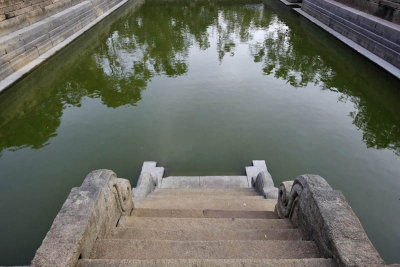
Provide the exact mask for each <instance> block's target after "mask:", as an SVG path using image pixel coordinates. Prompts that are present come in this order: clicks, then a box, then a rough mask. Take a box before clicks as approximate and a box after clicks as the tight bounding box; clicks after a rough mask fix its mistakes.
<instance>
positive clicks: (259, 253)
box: [78, 177, 334, 267]
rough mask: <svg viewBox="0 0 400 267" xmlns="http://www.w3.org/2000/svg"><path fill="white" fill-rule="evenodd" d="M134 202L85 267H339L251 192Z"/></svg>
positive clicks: (186, 191) (157, 196)
mask: <svg viewBox="0 0 400 267" xmlns="http://www.w3.org/2000/svg"><path fill="white" fill-rule="evenodd" d="M242 178H243V177H241V178H240V179H242ZM190 179H194V178H193V177H191V178H190ZM238 179H239V178H238ZM199 181H200V182H201V181H202V180H201V179H200V180H199ZM169 183H170V184H169V186H171V187H173V186H175V185H176V184H177V183H178V182H177V179H175V178H173V179H171V180H170V182H169ZM199 185H200V183H199ZM214 185H215V184H214ZM185 186H186V184H185ZM134 201H135V208H134V210H133V211H132V213H131V214H130V216H122V217H121V218H120V220H119V222H118V224H117V227H115V228H113V229H112V230H111V231H110V232H109V233H108V234H107V235H106V236H105V238H103V239H99V240H97V241H96V243H95V245H94V248H93V249H92V251H91V255H90V258H92V259H82V260H80V261H79V265H78V266H81V267H88V266H334V263H333V261H332V260H330V259H323V258H320V255H319V252H318V249H317V247H316V245H315V243H314V242H313V241H306V240H303V238H302V233H301V232H300V230H298V229H296V228H294V227H293V225H292V223H291V222H290V221H289V220H287V219H279V217H278V216H277V214H276V213H275V212H274V208H275V205H276V199H264V198H263V197H262V196H260V195H259V194H258V193H257V192H256V191H254V189H252V188H168V189H156V190H155V191H153V192H152V193H151V194H149V195H147V196H146V197H138V198H136V199H135V198H134Z"/></svg>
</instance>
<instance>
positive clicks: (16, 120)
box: [0, 0, 400, 155]
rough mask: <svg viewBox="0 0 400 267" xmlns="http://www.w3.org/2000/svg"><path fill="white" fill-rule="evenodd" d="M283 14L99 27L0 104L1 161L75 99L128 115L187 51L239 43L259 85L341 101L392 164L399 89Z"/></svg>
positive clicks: (175, 16)
mask: <svg viewBox="0 0 400 267" xmlns="http://www.w3.org/2000/svg"><path fill="white" fill-rule="evenodd" d="M177 7H179V8H177ZM290 12H291V11H290V10H287V9H285V10H282V9H281V8H278V7H276V6H273V4H268V6H264V5H262V4H259V3H257V2H255V3H249V1H245V2H243V1H234V2H232V1H226V2H225V1H165V0H164V1H158V0H153V1H148V2H147V3H146V4H144V5H143V6H142V7H141V8H140V9H139V10H138V11H136V12H134V13H128V14H127V15H125V16H123V17H121V18H119V19H118V20H116V21H115V22H114V23H111V24H107V23H106V22H103V23H102V24H100V25H98V26H97V27H96V29H94V30H92V31H91V32H90V33H87V34H86V36H85V38H81V40H79V41H78V42H76V43H74V44H73V45H71V46H69V47H68V48H67V49H65V50H64V51H63V52H62V53H60V54H59V55H57V56H56V57H54V58H53V59H52V60H50V62H48V63H47V64H45V65H44V66H42V67H41V68H39V69H38V70H36V71H35V72H34V73H32V75H29V76H28V77H27V78H26V79H24V81H22V82H20V83H19V84H17V85H15V86H14V88H11V89H10V90H8V91H7V92H5V93H4V94H2V95H1V97H0V151H3V150H4V149H20V148H24V147H30V148H33V149H38V148H41V147H43V146H44V145H46V144H47V143H48V142H49V139H50V138H51V137H53V136H56V135H57V128H58V127H59V125H60V118H61V116H62V114H63V110H64V109H65V108H66V107H68V106H80V103H81V101H82V99H83V98H84V97H90V98H99V99H101V101H102V102H103V104H104V105H106V106H107V107H110V108H117V107H120V106H123V105H132V106H134V105H135V104H136V103H137V102H138V101H139V100H140V99H141V91H142V90H144V89H145V88H146V87H147V85H148V83H149V82H150V81H151V79H152V78H153V77H155V76H157V75H167V76H169V77H177V76H181V75H185V74H186V73H187V72H188V71H189V68H190V64H189V62H188V55H189V51H190V49H191V47H193V46H196V47H198V48H199V49H201V50H207V49H210V46H211V44H210V42H211V37H215V38H216V40H217V42H216V48H217V54H218V60H219V61H221V62H222V61H223V60H224V57H225V56H227V55H229V56H235V48H236V46H237V45H238V43H239V42H240V43H248V47H249V52H250V55H251V57H252V58H253V59H254V62H255V63H259V64H262V68H261V71H262V72H263V73H264V74H265V75H269V76H273V77H275V78H277V79H282V80H285V81H287V83H289V84H290V85H292V86H293V87H298V88H301V87H305V86H308V85H309V84H314V85H317V86H319V87H320V88H322V89H324V90H332V91H336V92H338V93H340V98H339V100H340V101H351V102H352V103H354V108H355V110H354V111H353V112H351V114H350V116H351V117H352V119H353V123H354V125H355V126H356V127H357V128H358V129H360V130H361V131H362V132H363V140H364V142H365V143H366V145H367V146H368V147H374V148H378V149H380V148H388V149H391V150H393V151H394V152H395V153H396V154H398V155H400V130H399V129H400V122H399V115H398V114H400V110H399V108H398V107H397V103H398V100H399V98H400V97H399V93H398V92H397V91H396V89H398V88H396V86H397V85H398V82H397V81H393V79H392V78H391V77H389V76H388V75H387V74H385V73H383V74H382V75H381V76H383V77H380V78H376V77H378V75H376V74H375V73H373V72H374V71H376V70H377V68H375V67H371V68H370V69H367V70H366V71H365V72H362V73H360V71H359V70H358V68H357V64H364V63H365V62H366V61H365V60H364V59H360V57H358V56H357V55H354V54H355V53H354V52H352V51H348V49H347V48H343V47H341V46H340V45H337V44H335V42H331V41H332V40H328V41H326V40H325V41H324V40H319V37H320V36H321V34H320V33H315V32H317V30H316V29H313V28H312V27H310V26H309V25H304V22H303V24H302V23H301V21H300V20H299V19H298V18H297V17H296V16H295V15H294V14H293V13H290ZM255 32H262V33H263V35H262V40H259V39H257V38H255V36H254V33H255ZM327 38H328V37H327ZM330 43H331V44H330ZM332 43H333V44H332ZM349 61H350V62H349ZM60 62H63V63H62V64H60ZM366 64H369V63H368V62H367V63H366ZM371 73H372V75H373V76H370V74H371ZM370 77H374V79H371V78H370Z"/></svg>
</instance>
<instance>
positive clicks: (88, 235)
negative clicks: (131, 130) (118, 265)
mask: <svg viewBox="0 0 400 267" xmlns="http://www.w3.org/2000/svg"><path fill="white" fill-rule="evenodd" d="M133 208H134V206H133V201H132V192H131V185H130V183H129V181H128V180H126V179H121V178H117V176H116V174H115V173H114V172H113V171H110V170H96V171H93V172H91V173H89V174H88V175H87V176H86V178H85V180H84V181H83V183H82V185H81V186H80V187H76V188H72V190H71V193H70V194H69V196H68V198H67V200H66V201H65V202H64V204H63V206H62V208H61V210H60V211H59V213H58V214H57V216H56V218H55V219H54V221H53V224H52V226H51V228H50V230H49V231H48V233H47V235H46V237H45V238H44V240H43V242H42V245H41V246H40V247H39V249H38V250H37V251H36V254H35V257H34V259H33V260H32V263H31V265H32V266H75V265H76V264H77V262H78V259H79V258H88V257H89V256H90V252H91V250H92V247H93V244H94V242H95V241H96V239H97V238H102V237H104V236H105V235H106V234H107V233H108V232H109V230H110V229H111V227H113V226H115V225H116V224H117V222H118V220H119V219H120V218H121V216H122V215H129V214H130V213H131V212H132V210H133Z"/></svg>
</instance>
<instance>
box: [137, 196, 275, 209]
mask: <svg viewBox="0 0 400 267" xmlns="http://www.w3.org/2000/svg"><path fill="white" fill-rule="evenodd" d="M276 202H277V201H276V200H275V199H248V200H240V199H186V200H185V201H182V200H181V199H151V198H145V199H143V200H141V201H138V202H136V203H135V207H136V208H147V209H152V208H153V209H202V210H204V209H214V210H255V211H257V210H258V211H274V208H275V205H276Z"/></svg>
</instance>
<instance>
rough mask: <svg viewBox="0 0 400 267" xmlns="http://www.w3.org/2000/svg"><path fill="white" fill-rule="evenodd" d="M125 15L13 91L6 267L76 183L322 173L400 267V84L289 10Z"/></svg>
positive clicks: (5, 112)
mask: <svg viewBox="0 0 400 267" xmlns="http://www.w3.org/2000/svg"><path fill="white" fill-rule="evenodd" d="M131 5H132V4H128V5H125V6H124V7H123V8H122V9H121V10H118V11H117V12H116V13H114V14H113V15H112V16H110V17H108V18H107V19H106V20H105V21H103V22H101V23H100V24H98V25H97V26H96V27H94V28H93V29H92V30H91V31H89V32H87V33H86V34H85V35H84V36H82V37H80V38H79V39H78V40H77V41H75V42H74V43H72V44H71V45H69V46H68V47H67V48H66V49H64V50H62V52H61V53H59V54H57V55H56V56H55V57H53V58H52V59H51V60H49V61H48V62H47V63H45V64H44V65H42V66H41V67H39V68H37V69H36V70H35V71H34V72H32V73H31V74H30V75H28V76H27V77H26V78H25V79H23V80H22V81H20V82H19V83H17V84H16V85H14V86H13V87H12V88H10V89H9V90H7V91H5V92H4V93H2V94H1V95H0V170H1V171H0V251H1V253H0V264H14V265H17V264H28V263H29V262H30V260H31V258H32V257H33V255H34V253H35V250H36V249H37V248H38V247H39V245H40V243H41V241H42V239H43V237H44V236H45V234H46V232H47V230H48V229H49V227H50V225H51V223H52V221H53V219H54V217H55V215H56V214H57V212H58V210H59V209H60V207H61V205H62V203H63V202H64V200H65V199H66V197H67V195H68V193H69V191H70V190H71V188H72V187H74V186H79V185H80V184H81V182H82V181H83V179H84V178H85V176H86V174H87V173H89V172H90V171H91V170H94V169H99V168H107V169H112V170H114V171H115V172H116V173H117V174H118V176H119V177H124V178H129V179H130V181H131V182H132V184H133V185H135V184H136V179H137V177H138V174H139V171H140V168H141V165H142V163H143V161H145V160H154V161H157V162H158V163H159V165H161V166H164V167H165V168H166V175H195V174H196V175H199V174H203V175H211V174H215V175H218V174H243V173H244V167H245V166H246V165H248V164H250V163H251V160H253V159H264V160H266V162H267V165H268V168H269V170H270V172H271V174H272V176H273V178H274V181H275V183H276V184H279V183H280V182H282V181H284V180H292V179H294V178H295V177H296V176H298V175H300V174H303V173H316V174H320V175H321V176H323V177H324V178H326V180H327V181H328V182H329V183H330V184H331V185H332V187H333V188H335V189H339V190H342V192H343V193H344V195H345V196H346V198H347V199H348V201H349V202H350V204H351V206H352V207H353V209H354V211H355V213H356V214H357V216H358V217H359V218H360V221H361V223H362V224H363V226H364V228H365V229H366V231H367V233H368V235H369V237H370V239H371V241H372V242H373V244H374V245H375V246H376V248H377V249H378V250H379V252H380V253H381V254H382V256H383V257H384V259H385V260H386V261H387V263H392V262H396V261H397V262H400V254H399V253H398V252H399V241H400V228H399V225H400V105H399V103H400V82H399V81H398V80H396V79H394V78H393V77H391V76H390V75H388V74H387V73H386V72H384V71H382V70H381V69H380V68H378V67H377V66H375V65H374V64H372V63H370V62H369V61H368V60H366V59H364V58H363V57H361V56H359V55H358V54H356V53H355V52H354V51H353V50H351V49H350V48H348V47H346V46H345V45H343V44H342V43H340V42H338V41H337V40H336V39H334V38H333V37H331V36H329V35H328V34H327V33H325V32H323V31H322V30H320V29H319V28H317V27H316V26H314V25H312V24H311V23H310V22H308V21H307V20H305V19H304V18H302V17H299V16H298V15H297V14H296V13H295V12H293V11H292V10H290V9H289V8H287V7H286V6H283V5H282V4H281V3H280V2H279V1H278V0H268V1H267V2H265V3H264V4H263V3H261V2H255V1H253V2H249V1H247V2H242V1H154V0H153V1H151V0H150V1H148V2H147V3H145V4H144V5H142V6H141V7H140V8H138V9H136V10H135V11H134V10H133V9H132V8H131Z"/></svg>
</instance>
